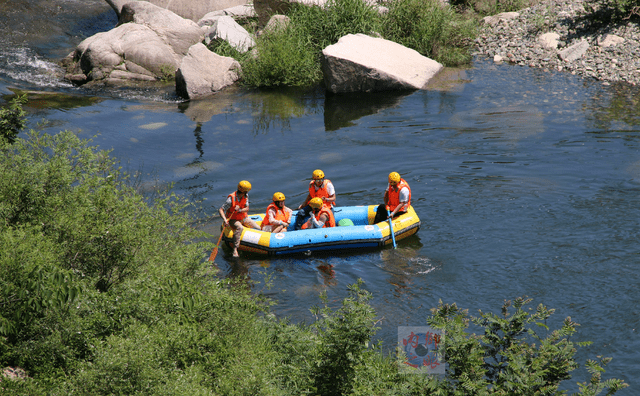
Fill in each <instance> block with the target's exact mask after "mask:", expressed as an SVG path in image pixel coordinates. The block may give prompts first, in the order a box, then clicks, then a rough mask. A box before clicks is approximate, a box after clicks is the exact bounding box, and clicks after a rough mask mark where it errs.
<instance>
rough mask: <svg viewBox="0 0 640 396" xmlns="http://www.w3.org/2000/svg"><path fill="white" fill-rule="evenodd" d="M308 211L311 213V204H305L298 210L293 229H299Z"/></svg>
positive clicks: (307, 215)
mask: <svg viewBox="0 0 640 396" xmlns="http://www.w3.org/2000/svg"><path fill="white" fill-rule="evenodd" d="M309 213H311V206H309V205H307V206H305V207H304V208H302V209H300V210H298V214H297V215H296V223H295V224H294V226H293V229H294V230H299V229H300V228H301V227H302V225H303V224H304V223H305V221H306V220H307V217H309Z"/></svg>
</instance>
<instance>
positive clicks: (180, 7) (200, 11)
mask: <svg viewBox="0 0 640 396" xmlns="http://www.w3.org/2000/svg"><path fill="white" fill-rule="evenodd" d="M138 1H140V2H145V1H142V0H106V2H107V4H109V5H110V6H111V8H113V10H114V11H115V12H116V14H117V15H118V17H120V13H121V11H122V7H124V5H125V4H128V3H131V2H138ZM148 2H149V3H151V4H154V5H156V6H158V7H161V8H165V9H167V10H169V11H171V12H173V13H175V14H177V15H179V16H181V17H183V18H186V19H190V20H192V21H194V22H197V21H199V20H200V19H201V18H202V17H203V16H205V15H206V14H207V13H209V12H212V11H218V10H224V9H226V8H231V7H235V6H239V5H245V4H249V3H250V2H251V0H148Z"/></svg>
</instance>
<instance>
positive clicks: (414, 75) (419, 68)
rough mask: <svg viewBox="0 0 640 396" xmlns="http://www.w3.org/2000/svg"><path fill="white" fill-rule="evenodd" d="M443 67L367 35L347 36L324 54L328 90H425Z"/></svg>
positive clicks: (394, 44) (325, 78)
mask: <svg viewBox="0 0 640 396" xmlns="http://www.w3.org/2000/svg"><path fill="white" fill-rule="evenodd" d="M442 68H443V66H442V65H441V64H440V63H438V62H436V61H434V60H432V59H429V58H427V57H424V56H422V55H420V54H419V53H418V52H417V51H414V50H412V49H410V48H407V47H404V46H402V45H400V44H397V43H394V42H392V41H388V40H384V39H381V38H374V37H370V36H367V35H364V34H355V35H354V34H349V35H346V36H344V37H342V38H340V40H339V41H338V42H337V43H336V44H333V45H330V46H328V47H327V48H325V49H324V50H323V51H322V71H323V73H324V82H325V85H326V88H327V90H328V91H330V92H333V93H338V92H375V91H388V90H402V89H422V88H424V87H425V85H426V84H427V83H428V82H429V80H430V79H431V78H432V77H433V76H435V75H436V74H437V73H438V72H439V71H440V70H441V69H442Z"/></svg>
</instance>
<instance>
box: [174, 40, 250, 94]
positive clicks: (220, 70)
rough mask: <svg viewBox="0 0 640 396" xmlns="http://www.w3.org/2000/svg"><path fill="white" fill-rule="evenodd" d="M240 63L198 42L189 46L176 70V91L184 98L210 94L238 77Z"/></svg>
mask: <svg viewBox="0 0 640 396" xmlns="http://www.w3.org/2000/svg"><path fill="white" fill-rule="evenodd" d="M239 73H240V64H239V63H238V62H237V61H236V60H235V59H233V58H230V57H226V56H220V55H217V54H215V53H213V52H211V51H209V49H207V47H206V46H205V45H204V44H202V43H198V44H195V45H193V46H192V47H191V48H189V52H188V53H187V55H186V56H185V57H184V58H182V62H181V63H180V68H179V69H178V71H177V72H176V93H177V94H178V95H180V96H181V97H183V98H185V99H198V98H203V97H206V96H209V95H212V94H214V93H216V92H218V91H220V90H221V89H223V88H224V87H227V86H229V85H231V84H233V83H234V82H236V81H237V80H238V78H239Z"/></svg>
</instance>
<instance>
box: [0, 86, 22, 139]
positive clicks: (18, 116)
mask: <svg viewBox="0 0 640 396" xmlns="http://www.w3.org/2000/svg"><path fill="white" fill-rule="evenodd" d="M26 103H27V96H26V95H22V96H16V97H15V98H13V99H12V100H11V102H10V103H9V106H7V107H5V108H2V109H0V143H1V141H2V140H3V139H5V140H7V141H8V142H9V143H13V142H14V141H15V138H16V136H18V133H20V131H21V130H22V129H24V127H25V125H26V120H25V118H24V117H25V115H26V114H27V113H26V112H25V111H24V110H23V109H22V106H23V105H24V104H26Z"/></svg>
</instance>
